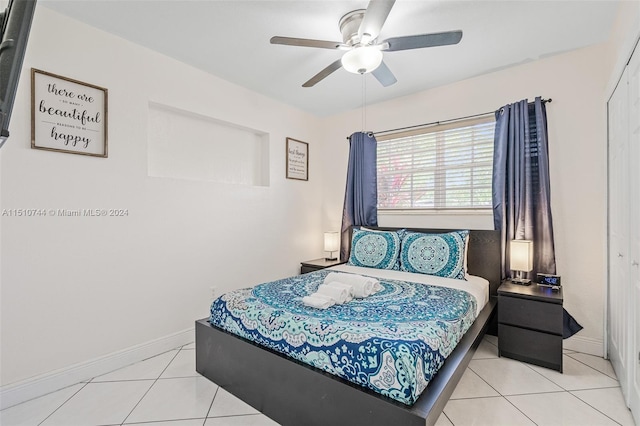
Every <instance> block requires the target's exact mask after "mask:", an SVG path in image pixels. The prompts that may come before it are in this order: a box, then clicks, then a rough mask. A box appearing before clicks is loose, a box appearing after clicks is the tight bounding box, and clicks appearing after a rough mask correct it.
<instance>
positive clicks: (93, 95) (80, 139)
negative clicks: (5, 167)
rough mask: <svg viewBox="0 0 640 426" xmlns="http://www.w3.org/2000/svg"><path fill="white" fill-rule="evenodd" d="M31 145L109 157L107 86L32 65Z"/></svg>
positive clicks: (35, 147)
mask: <svg viewBox="0 0 640 426" xmlns="http://www.w3.org/2000/svg"><path fill="white" fill-rule="evenodd" d="M31 148H34V149H45V150H48V151H59V152H67V153H69V154H81V155H92V156H94V157H105V158H106V157H107V154H108V151H107V89H105V88H103V87H98V86H94V85H93V84H88V83H83V82H81V81H77V80H72V79H70V78H66V77H62V76H59V75H56V74H51V73H48V72H46V71H41V70H37V69H35V68H31Z"/></svg>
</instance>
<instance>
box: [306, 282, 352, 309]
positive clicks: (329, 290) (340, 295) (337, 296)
mask: <svg viewBox="0 0 640 426" xmlns="http://www.w3.org/2000/svg"><path fill="white" fill-rule="evenodd" d="M331 284H332V283H329V284H320V285H319V286H318V290H317V291H316V292H315V293H313V294H312V296H314V295H316V294H324V295H325V296H329V297H331V298H332V299H333V300H334V301H335V302H336V304H338V305H342V304H343V303H345V302H346V301H347V299H348V298H349V294H350V292H349V291H348V290H347V289H346V288H344V287H340V286H333V285H331Z"/></svg>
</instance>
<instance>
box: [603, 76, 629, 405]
mask: <svg viewBox="0 0 640 426" xmlns="http://www.w3.org/2000/svg"><path fill="white" fill-rule="evenodd" d="M627 70H628V68H626V69H625V72H624V74H623V75H622V78H621V79H620V82H619V83H618V87H617V88H616V90H615V92H614V93H613V95H612V96H611V99H610V100H609V103H608V114H609V117H608V122H609V129H608V131H609V287H608V310H607V312H608V327H609V332H608V334H607V339H608V341H607V344H608V351H609V358H610V359H611V364H612V365H613V368H614V370H615V371H616V375H617V376H618V379H619V381H620V386H621V387H622V392H623V394H625V395H628V392H627V389H628V370H627V363H628V360H629V346H628V334H627V333H628V314H629V312H628V293H629V292H628V289H629V267H628V265H629V260H628V259H629V253H628V247H629V238H628V237H629V204H628V201H629V198H628V191H629V185H628V182H629V181H628V152H627V149H628V131H629V120H628V117H629V115H628V112H629V111H628V93H629V92H628V87H627ZM627 402H628V401H627Z"/></svg>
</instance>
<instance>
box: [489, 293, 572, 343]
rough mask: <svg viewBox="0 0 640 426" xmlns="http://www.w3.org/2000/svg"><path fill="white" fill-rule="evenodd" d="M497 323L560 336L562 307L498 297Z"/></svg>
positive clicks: (515, 298)
mask: <svg viewBox="0 0 640 426" xmlns="http://www.w3.org/2000/svg"><path fill="white" fill-rule="evenodd" d="M498 322H499V323H500V324H509V325H515V326H518V327H526V328H530V329H534V330H539V331H545V332H548V333H554V334H558V335H562V305H560V304H555V303H545V302H538V301H535V300H528V299H521V298H518V297H509V296H498ZM561 352H562V351H561Z"/></svg>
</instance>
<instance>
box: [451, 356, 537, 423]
mask: <svg viewBox="0 0 640 426" xmlns="http://www.w3.org/2000/svg"><path fill="white" fill-rule="evenodd" d="M498 359H499V358H498ZM469 369H470V370H471V371H472V372H473V374H475V375H476V376H478V377H480V380H482V381H483V382H485V383H486V384H487V386H489V387H490V388H491V389H493V390H494V391H495V392H496V393H497V394H498V395H500V398H502V399H504V400H505V401H507V402H508V403H509V404H511V405H512V406H513V407H514V408H515V409H516V410H518V411H519V412H520V413H522V415H523V416H525V417H526V418H527V419H529V420H530V421H531V423H533V424H534V425H537V423H536V422H534V421H533V419H531V418H530V417H529V416H527V415H526V414H525V413H523V412H522V410H520V409H519V408H518V407H516V406H515V405H514V404H513V403H512V402H511V401H509V399H507V397H506V396H504V395H503V394H502V393H501V392H500V391H498V390H497V389H496V388H494V387H493V386H491V385H490V384H489V383H488V382H487V381H486V380H485V379H484V378H483V377H482V376H480V375H479V374H478V373H476V372H475V371H473V369H471V367H469ZM491 398H495V396H494V397H491ZM454 426H455V425H454Z"/></svg>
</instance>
